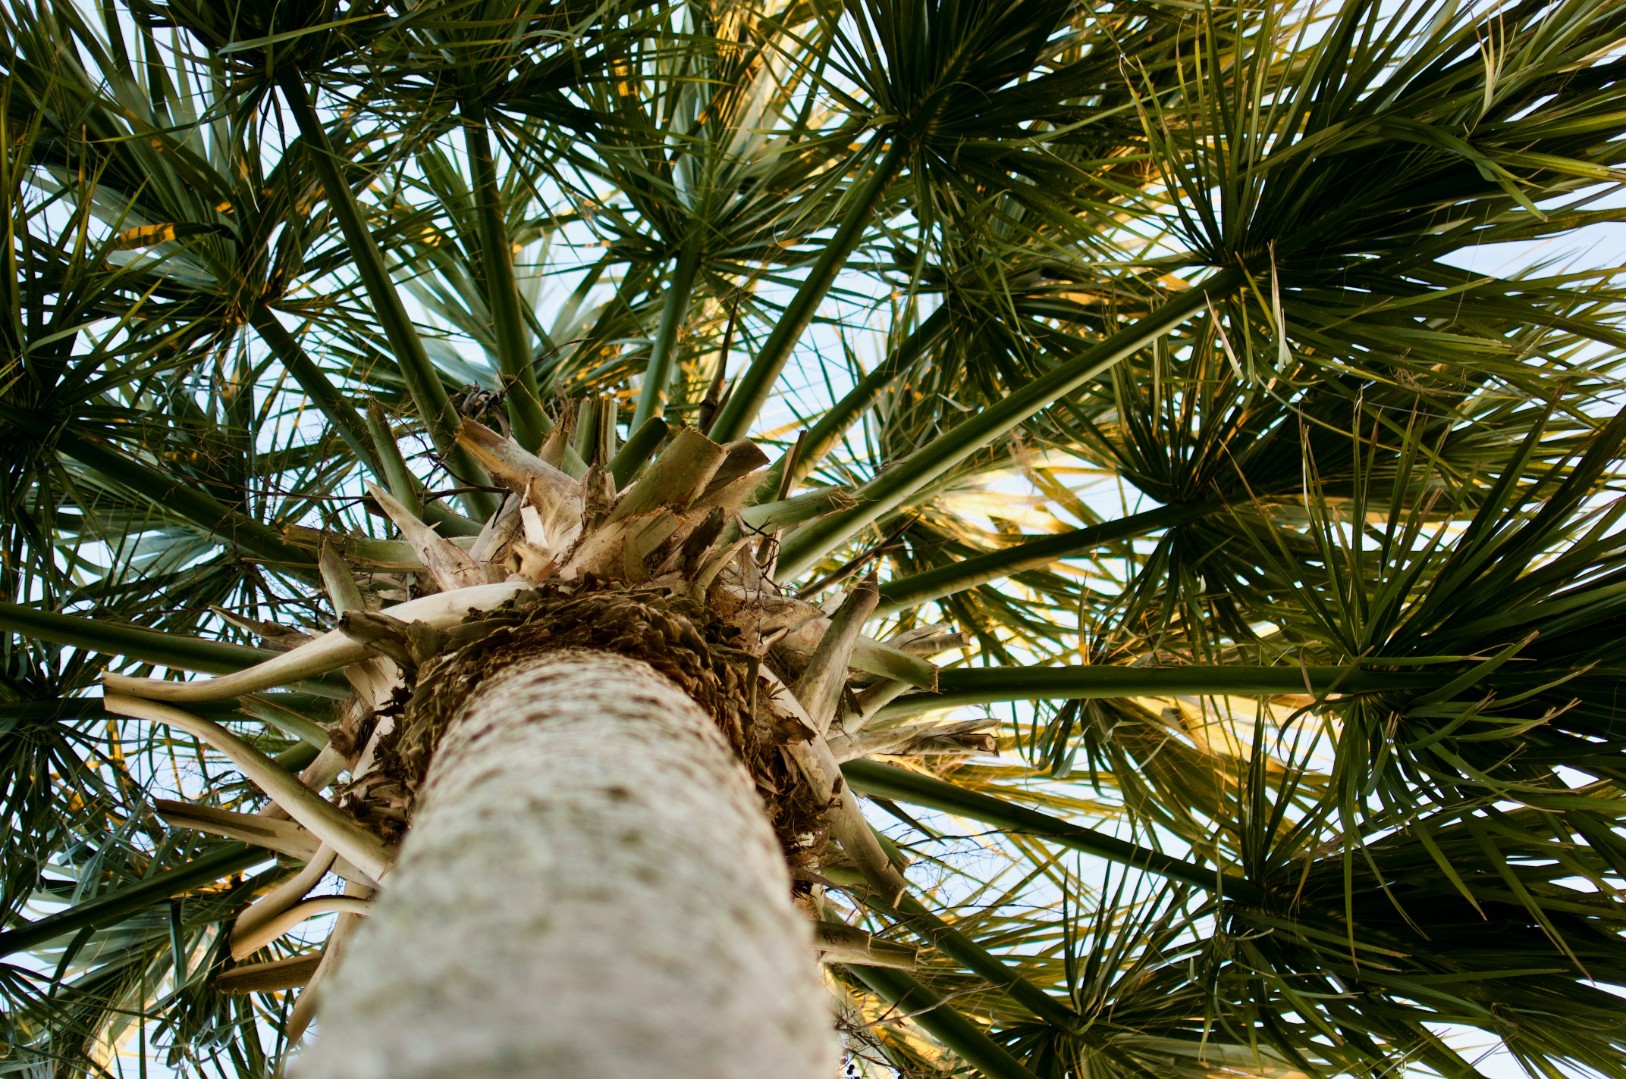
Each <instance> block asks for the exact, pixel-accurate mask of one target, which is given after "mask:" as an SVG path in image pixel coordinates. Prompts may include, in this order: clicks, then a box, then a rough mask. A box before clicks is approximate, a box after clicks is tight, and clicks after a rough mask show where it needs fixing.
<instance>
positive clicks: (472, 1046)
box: [296, 651, 838, 1079]
mask: <svg viewBox="0 0 1626 1079" xmlns="http://www.w3.org/2000/svg"><path fill="white" fill-rule="evenodd" d="M322 994H323V999H322V1003H321V1007H320V1012H319V1014H320V1026H321V1030H320V1034H319V1036H318V1037H317V1039H316V1042H315V1045H314V1046H313V1047H312V1048H311V1049H310V1050H309V1052H308V1053H307V1054H306V1059H305V1060H303V1061H302V1062H301V1066H299V1067H298V1068H297V1070H296V1074H297V1075H298V1076H300V1079H418V1077H422V1079H428V1077H431V1076H434V1077H442V1076H451V1075H456V1076H463V1077H470V1079H473V1077H480V1079H499V1077H515V1079H519V1077H522V1076H523V1077H525V1079H535V1077H540V1076H560V1077H564V1076H571V1077H582V1079H587V1077H604V1079H610V1077H614V1079H638V1077H641V1076H651V1077H654V1076H660V1077H661V1079H685V1077H693V1079H733V1077H738V1079H761V1077H763V1076H773V1077H775V1079H802V1077H807V1079H830V1077H832V1076H834V1075H836V1074H837V1068H838V1053H837V1044H836V1040H835V1035H834V1033H833V1022H832V1016H831V1013H830V1008H831V1005H830V999H829V996H828V995H827V994H826V993H825V992H824V991H823V989H822V987H821V986H820V983H819V977H818V974H817V963H816V960H815V957H814V952H813V946H812V939H811V936H810V932H809V927H808V924H807V923H806V921H805V919H803V918H801V917H800V916H799V915H798V914H797V913H796V911H795V908H794V907H793V906H792V903H791V893H790V880H789V875H788V873H787V871H786V868H785V860H784V856H783V854H782V853H781V851H780V849H779V846H778V844H777V842H776V841H775V839H774V836H773V833H772V831H771V830H770V828H769V825H768V823H767V821H766V819H765V817H764V814H763V809H762V806H761V803H760V801H759V800H758V798H757V795H756V793H755V791H754V789H753V787H752V784H751V780H750V778H749V776H748V775H747V773H746V771H745V769H744V768H743V767H742V766H741V765H740V764H739V762H738V761H737V760H736V759H735V757H734V755H733V753H732V752H731V750H730V749H729V747H728V744H727V742H726V741H725V739H724V738H723V736H722V734H721V733H720V732H719V731H718V730H717V728H716V727H715V725H714V724H713V722H712V721H711V720H710V719H709V718H708V717H707V716H706V714H705V713H704V712H703V711H702V710H701V709H700V708H699V707H698V706H697V705H695V704H694V703H693V702H692V701H691V700H690V699H689V698H688V697H687V696H686V695H684V694H683V693H682V692H681V691H680V690H679V689H678V688H677V686H675V685H674V684H673V683H671V682H670V681H668V680H667V679H666V678H664V677H662V676H661V675H659V674H657V673H656V672H655V671H654V670H653V669H652V668H650V667H649V666H648V665H647V664H644V663H642V662H639V661H636V660H630V659H625V658H622V657H619V656H612V655H605V654H600V653H593V652H580V651H575V652H560V651H553V652H546V653H542V654H537V655H533V656H529V657H526V658H523V659H520V660H517V661H516V662H514V663H513V664H512V665H510V666H507V667H505V668H503V669H501V670H500V671H499V672H497V673H495V674H494V675H493V676H492V677H491V678H490V679H489V680H488V681H486V682H484V683H482V684H481V685H480V686H479V688H478V689H477V690H476V691H475V692H474V694H473V695H472V696H471V697H470V699H469V700H468V701H467V702H465V703H464V705H463V706H462V707H461V708H459V709H458V711H457V713H456V715H455V717H454V719H453V721H452V723H451V725H450V727H449V728H448V731H447V734H446V736H445V738H444V740H443V742H442V743H441V745H440V748H439V751H438V753H437V754H436V757H435V759H434V762H433V764H432V765H431V767H430V770H429V775H428V779H427V783H426V785H425V787H424V789H423V791H422V793H421V802H420V808H419V811H418V813H417V816H416V818H415V820H414V822H413V826H412V830H411V833H410V835H409V836H408V838H407V840H406V842H405V845H404V847H403V850H402V855H401V858H400V861H399V862H398V863H397V865H396V868H395V869H394V871H393V872H392V873H391V874H390V879H389V881H388V884H387V886H386V887H385V888H384V889H383V893H382V894H381V896H380V898H379V900H378V902H377V904H376V910H375V912H374V913H373V914H372V915H371V917H369V918H368V919H367V922H366V923H365V924H364V925H362V926H361V927H360V929H359V930H358V932H357V934H356V938H355V940H354V942H353V943H352V944H351V946H350V947H349V948H348V949H347V950H346V954H345V957H344V961H343V963H342V964H341V965H340V966H339V968H338V970H337V971H336V972H335V975H334V978H333V980H332V981H331V982H330V983H328V984H326V985H324V987H323V989H322Z"/></svg>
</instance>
